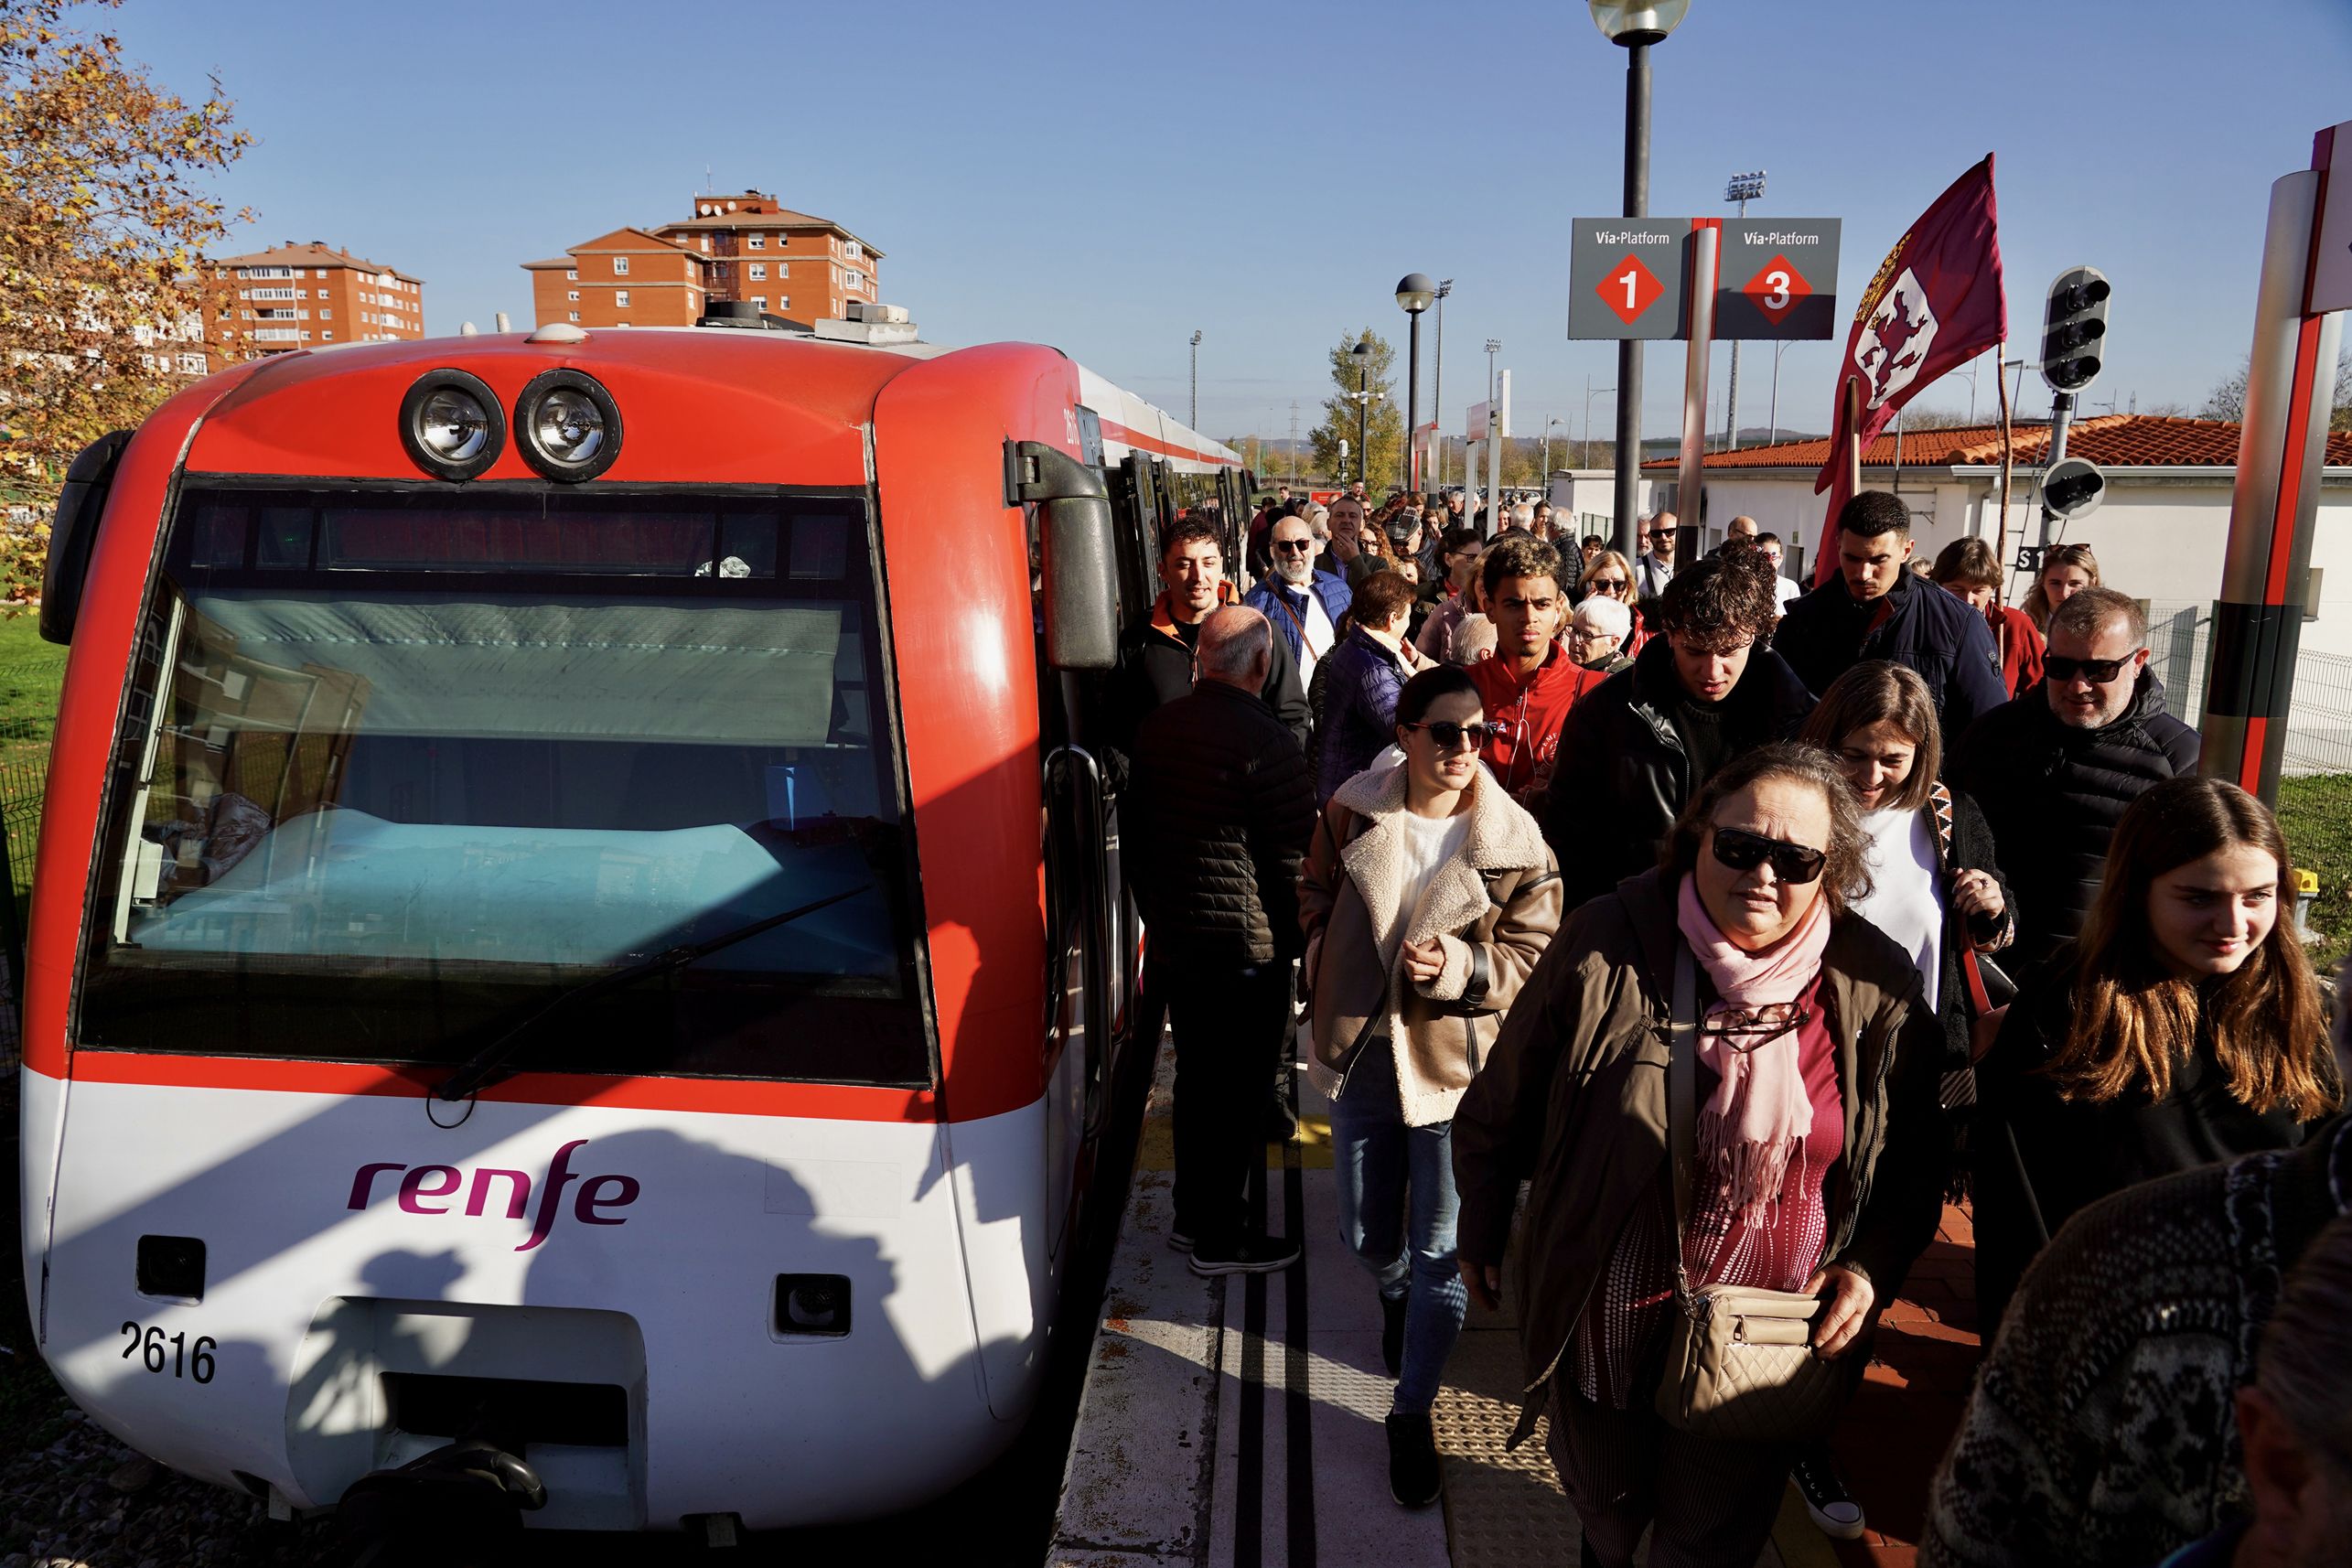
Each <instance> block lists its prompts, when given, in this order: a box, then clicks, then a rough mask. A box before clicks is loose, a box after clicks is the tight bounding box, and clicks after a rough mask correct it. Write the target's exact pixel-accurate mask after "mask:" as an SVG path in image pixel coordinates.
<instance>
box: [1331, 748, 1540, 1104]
mask: <svg viewBox="0 0 2352 1568" xmlns="http://www.w3.org/2000/svg"><path fill="white" fill-rule="evenodd" d="M1404 811H1405V770H1404V768H1402V766H1394V767H1390V768H1372V769H1370V770H1369V771H1367V772H1363V773H1359V774H1357V775H1356V776H1355V777H1354V778H1352V779H1348V782H1347V783H1345V784H1343V785H1341V786H1340V787H1339V789H1338V790H1337V792H1336V793H1334V794H1333V796H1332V797H1331V799H1330V800H1329V801H1328V802H1327V803H1326V805H1325V806H1324V809H1323V815H1322V818H1321V819H1320V820H1319V821H1318V822H1316V827H1315V837H1314V840H1313V842H1312V843H1310V844H1309V845H1308V848H1307V855H1306V867H1305V873H1304V875H1303V877H1302V879H1301V883H1300V886H1299V897H1298V903H1299V922H1300V924H1301V925H1302V926H1303V927H1304V928H1305V931H1306V935H1307V940H1308V944H1309V947H1308V964H1309V968H1308V972H1307V974H1306V984H1307V987H1308V990H1309V992H1310V993H1311V995H1312V1007H1313V1017H1314V1024H1313V1029H1314V1044H1315V1056H1314V1061H1313V1063H1312V1064H1311V1065H1310V1076H1311V1077H1312V1078H1313V1079H1314V1081H1315V1083H1316V1087H1318V1088H1320V1089H1321V1090H1324V1092H1326V1094H1333V1095H1336V1094H1337V1092H1338V1090H1339V1086H1340V1084H1341V1083H1342V1082H1343V1081H1344V1079H1346V1077H1347V1074H1348V1070H1349V1069H1351V1068H1352V1067H1353V1065H1354V1063H1355V1061H1356V1058H1357V1057H1358V1055H1359V1052H1360V1050H1361V1048H1362V1047H1363V1046H1364V1045H1365V1044H1366V1043H1367V1042H1369V1041H1370V1040H1373V1039H1375V1038H1379V1037H1380V1036H1386V1037H1387V1038H1388V1039H1389V1040H1390V1041H1391V1045H1392V1047H1393V1048H1392V1049H1391V1051H1390V1052H1389V1055H1390V1057H1391V1058H1392V1059H1393V1061H1394V1062H1395V1071H1396V1074H1397V1102H1398V1104H1399V1105H1400V1106H1401V1107H1402V1109H1403V1112H1404V1122H1405V1125H1407V1126H1409V1127H1422V1126H1430V1125H1434V1123H1437V1122H1444V1121H1447V1120H1449V1119H1450V1118H1451V1117H1452V1116H1453V1114H1454V1105H1455V1101H1458V1100H1460V1099H1461V1098H1462V1092H1463V1090H1466V1089H1467V1088H1469V1086H1470V1079H1472V1078H1473V1077H1475V1076H1476V1075H1477V1070H1478V1067H1479V1064H1480V1063H1481V1062H1483V1061H1484V1060H1485V1059H1486V1058H1487V1055H1488V1054H1489V1053H1490V1052H1491V1051H1492V1050H1493V1048H1494V1043H1495V1036H1496V1034H1497V1032H1498V1030H1499V1029H1500V1028H1501V1026H1502V1017H1503V1014H1504V1013H1505V1011H1506V1010H1508V1009H1509V1006H1510V1004H1511V1001H1512V999H1513V998H1514V997H1516V996H1517V995H1518V994H1519V992H1520V986H1521V985H1522V984H1523V983H1525V982H1526V980H1527V977H1528V976H1529V974H1530V973H1531V972H1533V971H1534V969H1535V964H1536V961H1537V960H1538V959H1540V958H1541V957H1542V956H1543V950H1544V948H1545V946H1546V945H1547V944H1548V943H1549V942H1550V941H1551V940H1552V932H1553V931H1554V930H1556V929H1558V928H1559V925H1560V897H1561V886H1560V873H1559V868H1558V867H1557V866H1556V865H1554V864H1553V862H1552V851H1551V850H1550V849H1549V848H1548V847H1546V845H1545V844H1544V842H1543V832H1542V829H1541V828H1540V827H1539V826H1537V824H1536V821H1535V819H1534V818H1533V817H1531V816H1530V815H1529V814H1528V812H1527V811H1526V810H1525V809H1524V808H1522V807H1521V806H1520V804H1519V803H1518V802H1517V801H1515V800H1512V799H1511V798H1510V796H1509V794H1508V793H1506V792H1505V791H1504V790H1503V789H1502V788H1501V786H1499V785H1498V784H1497V783H1495V781H1494V780H1493V779H1491V778H1490V777H1488V776H1487V771H1486V769H1485V768H1480V769H1479V770H1478V774H1477V782H1475V783H1474V784H1473V785H1472V786H1471V789H1470V806H1469V816H1470V823H1469V828H1468V830H1467V832H1466V836H1465V837H1464V840H1463V843H1462V848H1461V850H1460V851H1459V852H1458V853H1457V854H1455V855H1454V857H1453V858H1452V859H1450V860H1449V861H1447V862H1446V863H1445V865H1442V866H1440V867H1439V868H1438V870H1437V873H1436V875H1434V877H1433V878H1432V879H1431V881H1430V884H1429V890H1428V892H1427V894H1426V895H1425V896H1424V897H1423V899H1422V901H1421V906H1420V908H1418V909H1407V908H1403V907H1402V906H1403V902H1404V897H1405V887H1404V882H1405V876H1406V871H1405V864H1404V857H1403V854H1402V843H1403V835H1404V834H1405V833H1406V832H1408V831H1410V830H1409V829H1407V828H1406V827H1405V825H1404V823H1403V822H1402V820H1401V819H1402V817H1403V815H1404ZM1431 937H1435V938H1436V939H1437V940H1438V943H1439V945H1440V946H1441V947H1442V948H1444V951H1445V968H1444V971H1443V972H1441V973H1440V974H1439V975H1438V976H1437V978H1436V979H1434V980H1432V981H1428V982H1424V983H1420V984H1415V983H1412V982H1410V981H1408V980H1407V979H1406V978H1405V976H1404V967H1403V964H1402V961H1401V957H1400V954H1401V953H1402V948H1403V946H1404V944H1405V943H1407V942H1421V941H1426V940H1428V939H1430V938H1431ZM1318 938H1319V939H1320V940H1317V939H1318Z"/></svg>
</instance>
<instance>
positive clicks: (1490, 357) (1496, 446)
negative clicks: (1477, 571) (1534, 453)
mask: <svg viewBox="0 0 2352 1568" xmlns="http://www.w3.org/2000/svg"><path fill="white" fill-rule="evenodd" d="M1502 351H1503V340H1502V339H1501V338H1487V521H1488V523H1489V525H1490V526H1492V527H1493V529H1494V530H1495V532H1497V533H1500V532H1502V521H1501V516H1500V511H1501V503H1502V497H1503V449H1502V437H1501V436H1500V435H1499V434H1498V432H1500V430H1501V429H1502V423H1501V422H1502V417H1503V409H1502V399H1501V398H1500V397H1499V396H1498V395H1497V392H1496V387H1495V356H1496V355H1497V354H1499V353H1501V352H1502Z"/></svg>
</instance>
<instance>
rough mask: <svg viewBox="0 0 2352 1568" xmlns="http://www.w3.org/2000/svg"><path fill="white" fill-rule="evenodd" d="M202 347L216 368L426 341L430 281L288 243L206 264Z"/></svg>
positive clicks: (315, 244)
mask: <svg viewBox="0 0 2352 1568" xmlns="http://www.w3.org/2000/svg"><path fill="white" fill-rule="evenodd" d="M205 272H206V274H208V275H207V276H206V277H205V279H204V293H205V301H204V348H205V353H206V355H207V357H208V359H209V360H210V362H211V368H212V369H214V370H219V369H220V367H221V366H223V365H226V364H230V363H232V362H234V361H236V360H251V359H255V358H258V357H260V356H261V355H263V354H282V353H285V352H286V351H287V350H289V349H315V348H320V347H323V346H324V345H326V344H328V343H389V342H395V341H406V340H409V339H412V338H422V337H424V282H423V280H422V279H418V278H413V277H411V276H409V275H408V274H406V273H403V272H401V271H400V270H398V269H397V268H394V267H387V266H384V265H383V264H381V263H377V262H371V261H369V260H367V259H365V258H364V257H360V256H355V255H353V254H351V252H349V251H343V250H330V249H329V248H328V245H327V244H326V242H324V241H320V240H313V241H312V242H310V243H308V244H307V245H297V244H295V242H293V241H291V240H289V241H287V242H285V243H284V244H281V245H278V246H276V247H274V248H273V249H271V250H267V251H256V252H253V253H252V255H249V256H220V257H216V258H214V259H213V260H212V261H209V262H208V263H205Z"/></svg>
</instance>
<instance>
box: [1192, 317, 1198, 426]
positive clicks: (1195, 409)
mask: <svg viewBox="0 0 2352 1568" xmlns="http://www.w3.org/2000/svg"><path fill="white" fill-rule="evenodd" d="M1191 424H1192V427H1193V428H1194V429H1195V430H1197V429H1199V428H1200V332H1199V330H1198V329H1197V328H1195V329H1194V331H1193V334H1192V419H1191Z"/></svg>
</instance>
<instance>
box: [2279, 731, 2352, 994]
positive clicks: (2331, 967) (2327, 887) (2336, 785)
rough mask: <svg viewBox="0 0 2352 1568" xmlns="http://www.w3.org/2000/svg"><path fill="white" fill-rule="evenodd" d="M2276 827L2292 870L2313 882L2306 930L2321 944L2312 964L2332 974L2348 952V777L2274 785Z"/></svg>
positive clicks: (2351, 835) (2351, 909)
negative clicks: (2318, 936)
mask: <svg viewBox="0 0 2352 1568" xmlns="http://www.w3.org/2000/svg"><path fill="white" fill-rule="evenodd" d="M2279 827H2280V829H2281V831H2282V832H2284V833H2285V834H2286V835H2287V851H2288V853H2289V854H2293V856H2294V861H2295V865H2298V866H2300V867H2301V868H2303V869H2304V870H2305V871H2309V872H2314V873H2316V874H2317V875H2318V877H2319V897H2317V898H2316V899H2314V901H2313V903H2312V907H2311V927H2312V929H2314V930H2315V931H2317V932H2319V933H2320V934H2321V935H2322V937H2323V938H2325V940H2322V941H2319V942H2315V943H2314V944H2313V945H2312V947H2311V949H2310V951H2311V958H2312V962H2313V963H2314V964H2316V965H2318V966H2319V967H2320V970H2321V972H2323V973H2326V974H2333V973H2334V972H2336V965H2337V964H2340V963H2342V962H2343V961H2344V955H2345V952H2346V950H2347V948H2352V775H2347V774H2340V773H2336V774H2323V775H2320V776H2318V777H2316V778H2311V779H2282V780H2281V781H2280V784H2279Z"/></svg>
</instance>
